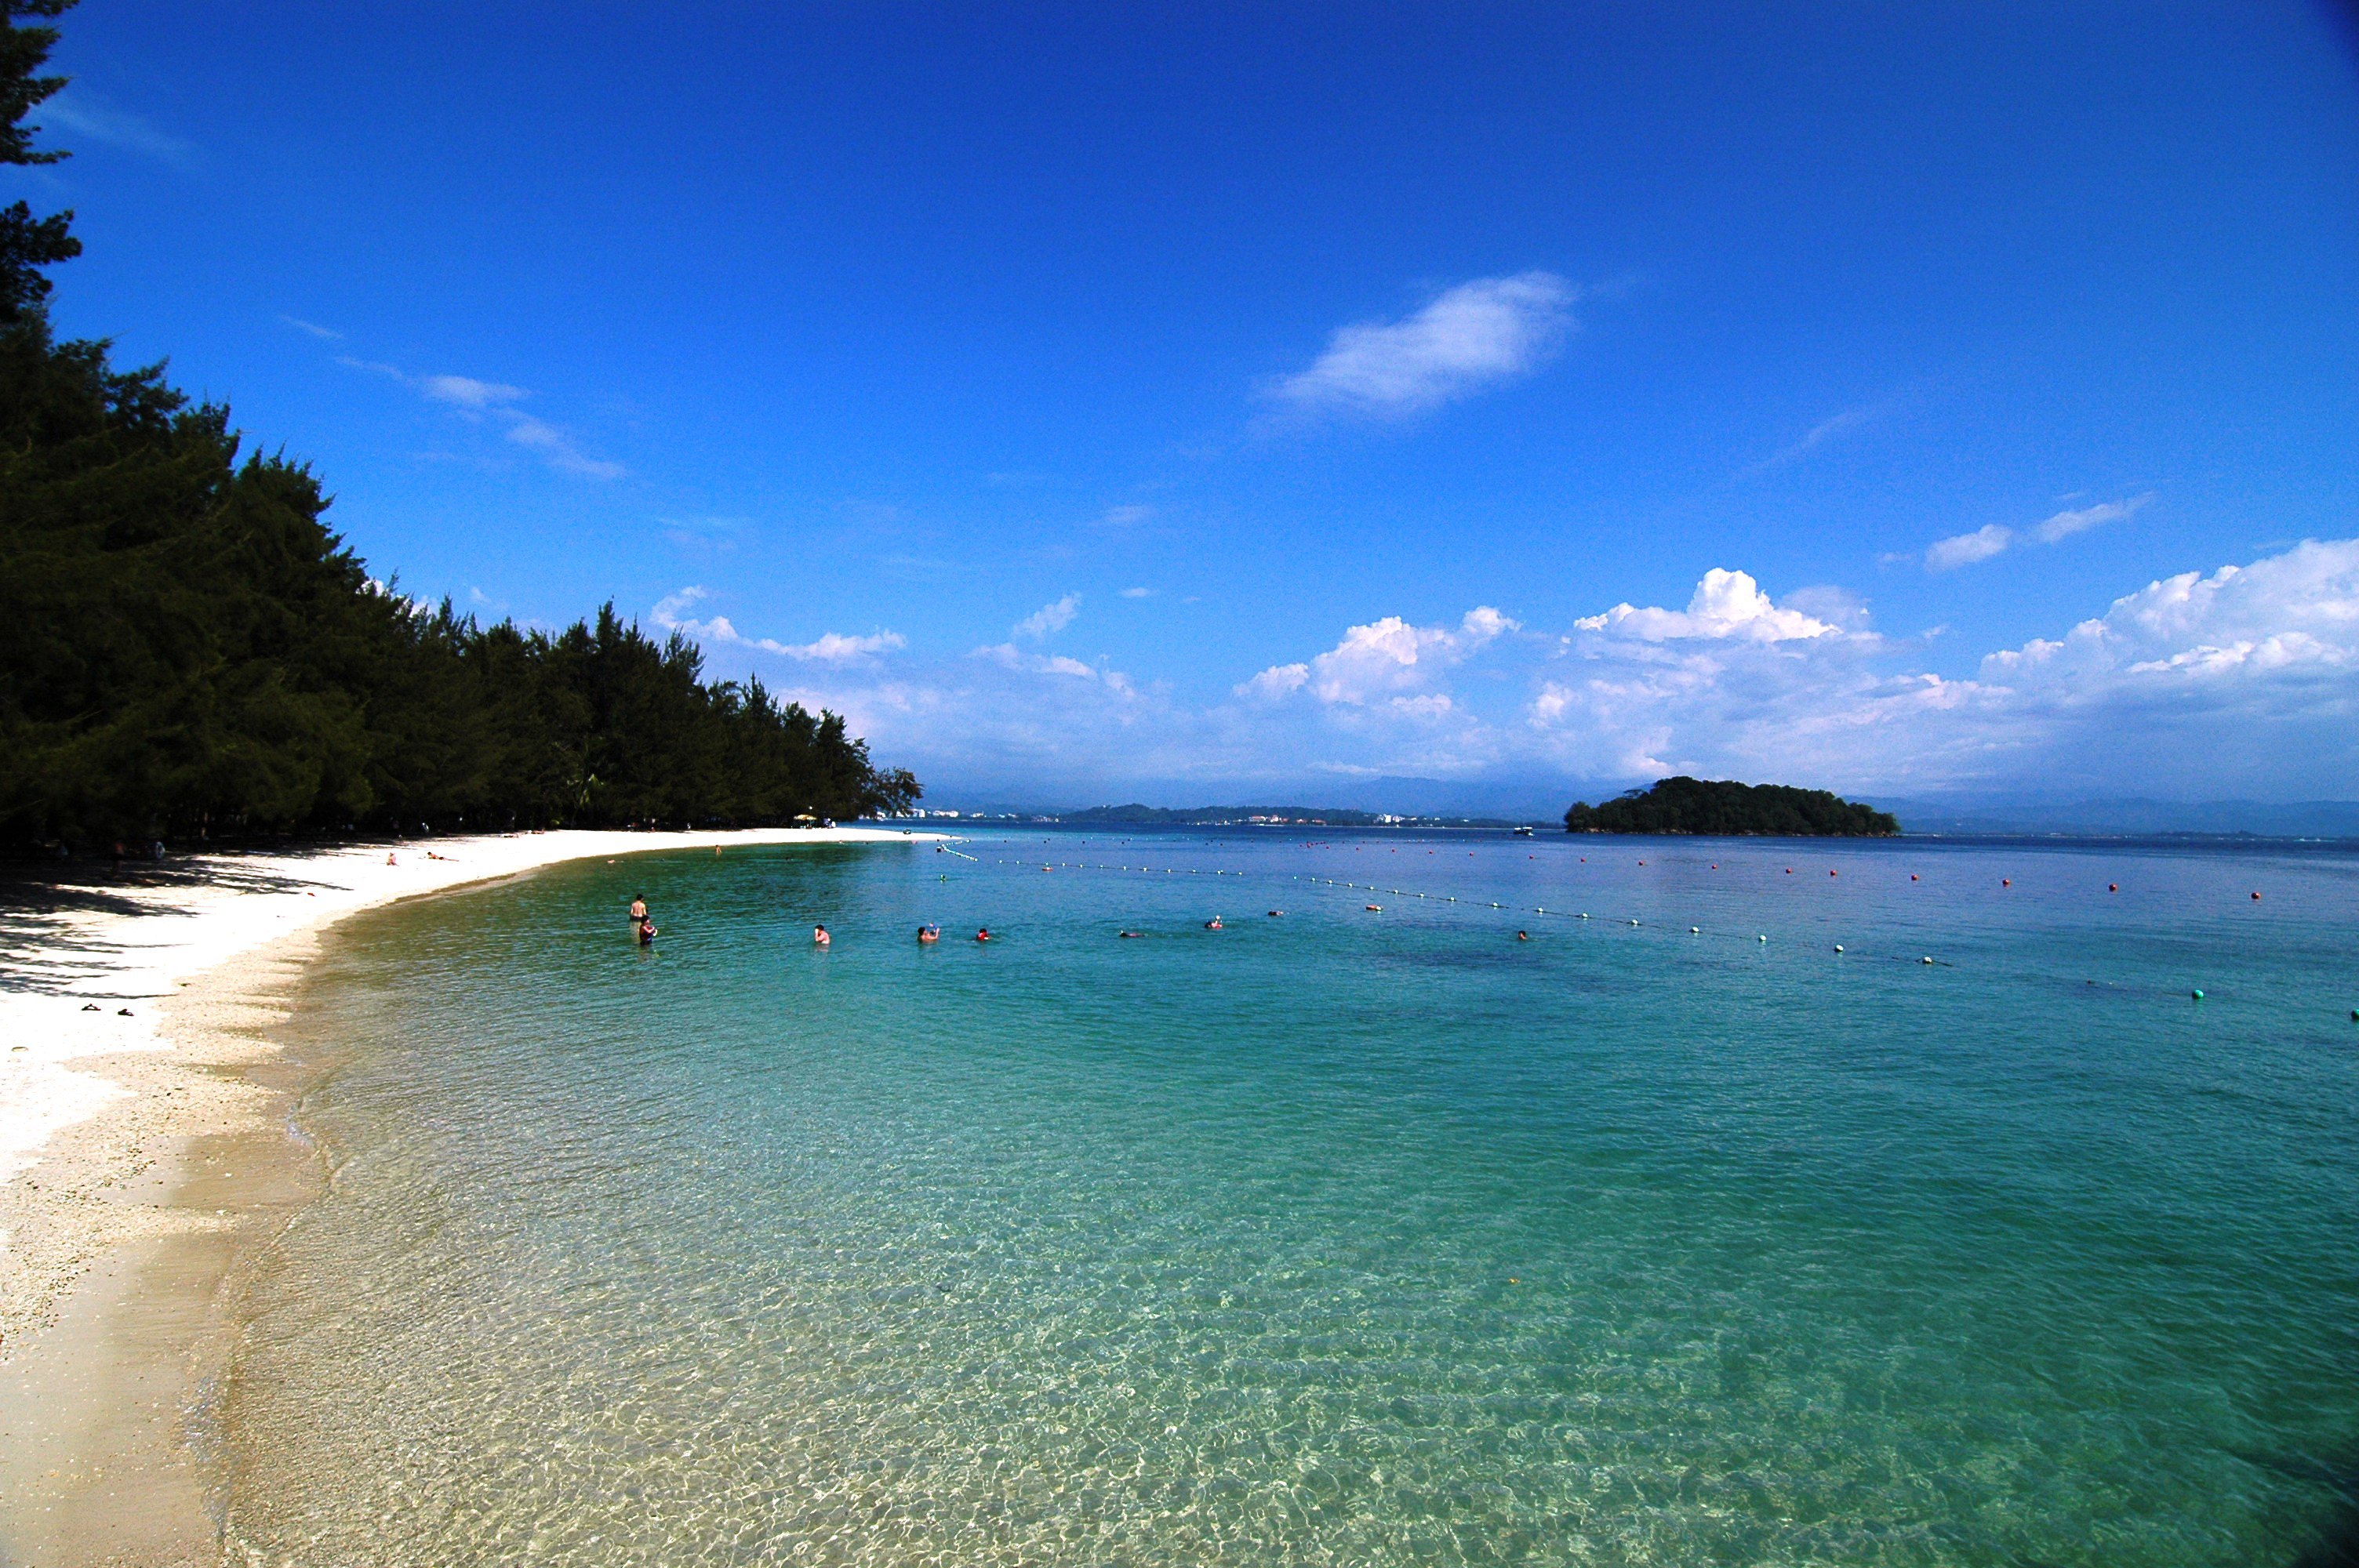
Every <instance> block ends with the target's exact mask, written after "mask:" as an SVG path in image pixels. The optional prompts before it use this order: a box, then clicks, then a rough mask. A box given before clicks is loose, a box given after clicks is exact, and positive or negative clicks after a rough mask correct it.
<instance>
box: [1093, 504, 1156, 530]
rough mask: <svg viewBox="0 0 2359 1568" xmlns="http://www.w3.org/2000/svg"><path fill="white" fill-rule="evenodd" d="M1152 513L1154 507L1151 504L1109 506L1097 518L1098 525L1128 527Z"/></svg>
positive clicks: (1145, 519) (1150, 515) (1145, 518)
mask: <svg viewBox="0 0 2359 1568" xmlns="http://www.w3.org/2000/svg"><path fill="white" fill-rule="evenodd" d="M1154 515H1155V508H1153V507H1152V506H1138V505H1131V506H1109V507H1107V508H1106V512H1105V515H1104V516H1103V517H1101V518H1099V519H1098V525H1099V526H1100V527H1102V528H1128V527H1130V526H1132V525H1133V524H1139V523H1144V522H1146V521H1147V519H1148V518H1150V517H1152V516H1154Z"/></svg>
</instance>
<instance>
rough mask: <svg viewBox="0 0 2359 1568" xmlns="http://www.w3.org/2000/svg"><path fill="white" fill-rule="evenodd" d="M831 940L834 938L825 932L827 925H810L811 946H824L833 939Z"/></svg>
mask: <svg viewBox="0 0 2359 1568" xmlns="http://www.w3.org/2000/svg"><path fill="white" fill-rule="evenodd" d="M833 940H834V938H833V937H832V936H830V935H828V934H827V927H826V926H824V925H814V926H812V927H811V946H814V947H824V946H827V945H828V944H829V943H830V942H832V941H833Z"/></svg>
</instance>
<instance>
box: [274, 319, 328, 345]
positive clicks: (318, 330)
mask: <svg viewBox="0 0 2359 1568" xmlns="http://www.w3.org/2000/svg"><path fill="white" fill-rule="evenodd" d="M278 319H280V320H281V321H284V322H286V323H287V324H288V326H290V327H292V328H294V329H295V330H297V331H299V332H309V333H310V335H311V336H313V337H315V338H321V339H324V340H326V341H329V342H332V343H340V342H342V341H343V339H344V335H343V334H342V332H339V331H337V330H335V329H334V328H333V327H322V326H321V325H320V324H319V323H318V322H317V321H306V320H304V319H303V318H301V317H300V316H281V317H279V318H278Z"/></svg>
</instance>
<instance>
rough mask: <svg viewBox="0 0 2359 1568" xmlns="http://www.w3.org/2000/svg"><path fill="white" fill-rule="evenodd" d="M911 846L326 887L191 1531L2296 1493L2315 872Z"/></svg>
mask: <svg viewBox="0 0 2359 1568" xmlns="http://www.w3.org/2000/svg"><path fill="white" fill-rule="evenodd" d="M958 848H959V849H962V850H963V851H964V852H965V854H967V855H972V856H973V857H976V858H975V859H973V860H967V859H962V858H960V857H959V856H957V855H951V854H942V853H936V852H935V851H934V850H933V849H931V848H930V847H928V846H919V845H908V846H902V845H887V846H878V847H857V848H854V847H845V848H805V849H762V850H756V849H744V850H733V851H731V852H730V853H728V854H726V855H723V856H721V857H718V858H715V857H713V856H711V855H701V856H700V855H694V854H679V855H664V856H649V857H639V858H632V859H625V860H622V861H621V862H620V863H607V862H603V861H601V862H594V863H588V864H581V865H574V866H570V867H563V868H559V869H556V870H554V871H549V872H547V873H544V874H541V875H538V876H536V877H533V878H530V879H528V880H525V881H518V882H514V883H509V884H506V885H501V886H496V887H492V888H487V889H483V890H478V891H473V892H462V893H459V894H455V895H452V896H447V897H441V898H437V899H432V900H429V901H425V902H421V903H413V904H409V905H406V906H401V907H397V908H394V909H390V910H386V911H383V912H380V913H378V914H374V915H371V916H369V917H367V918H365V919H364V920H362V921H359V922H356V923H354V924H353V925H352V926H351V927H350V928H349V929H348V930H347V931H346V932H345V934H344V935H343V936H342V939H341V940H339V941H338V942H337V944H336V945H335V946H334V949H333V951H332V955H331V957H329V958H328V959H327V960H326V962H325V963H324V964H323V966H322V968H321V972H320V975H319V977H318V979H317V980H316V981H315V982H314V983H313V985H312V986H311V988H310V992H309V994H308V995H307V997H306V998H305V1000H304V1002H303V1005H302V1007H301V1010H300V1016H299V1022H298V1024H297V1026H296V1028H297V1031H298V1033H299V1036H300V1040H301V1042H302V1049H304V1050H305V1051H307V1052H308V1053H310V1054H312V1055H313V1056H315V1057H316V1058H317V1059H319V1060H320V1061H321V1062H322V1063H323V1064H324V1065H325V1076H324V1077H323V1078H322V1080H321V1083H320V1085H319V1087H317V1088H316V1089H315V1090H314V1091H313V1092H311V1093H310V1095H309V1096H308V1097H307V1098H305V1099H304V1100H303V1102H302V1104H301V1105H300V1107H299V1121H300V1123H301V1125H302V1126H303V1127H304V1128H305V1129H306V1130H308V1131H310V1133H311V1134H312V1135H313V1136H315V1137H316V1138H318V1139H319V1140H320V1141H321V1143H322V1145H323V1146H324V1147H325V1148H326V1149H327V1150H328V1151H329V1152H330V1155H331V1157H332V1162H333V1166H334V1171H335V1175H334V1180H333V1183H332V1188H331V1190H330V1191H329V1192H328V1194H327V1195H325V1196H324V1197H323V1198H322V1199H321V1201H320V1202H319V1203H318V1204H317V1205H316V1206H314V1207H313V1208H311V1209H310V1211H308V1212H307V1213H305V1214H304V1215H303V1216H302V1217H301V1218H300V1219H299V1222H298V1223H297V1224H296V1226H295V1227H294V1228H293V1229H292V1230H291V1231H289V1232H288V1235H287V1237H286V1238H285V1239H284V1240H283V1242H282V1243H280V1244H279V1245H278V1246H277V1247H276V1248H275V1249H273V1250H272V1251H271V1252H270V1253H269V1254H268V1256H267V1257H266V1258H265V1259H264V1260H262V1262H261V1264H260V1266H259V1268H258V1271H257V1274H256V1277H255V1280H254V1281H253V1284H252V1290H251V1296H250V1300H249V1302H248V1308H249V1312H250V1315H249V1317H248V1320H247V1323H246V1327H245V1335H244V1337H243V1340H242V1343H241V1346H240V1349H239V1352H238V1358H237V1363H236V1368H235V1375H234V1378H233V1379H231V1381H230V1383H229V1385H228V1389H227V1392H226V1395H225V1398H224V1400H223V1412H224V1422H225V1429H224V1439H225V1442H224V1451H225V1453H226V1454H227V1463H228V1479H227V1491H226V1498H227V1502H226V1506H227V1509H228V1516H227V1517H228V1524H229V1531H230V1539H231V1542H232V1561H248V1562H255V1563H273V1564H275V1563H307V1564H308V1563H320V1564H328V1563H419V1564H424V1563H479V1562H489V1561H493V1560H495V1559H497V1560H515V1561H526V1562H531V1561H547V1562H551V1563H588V1564H599V1563H668V1564H669V1563H678V1564H688V1563H796V1564H834V1563H880V1564H881V1563H894V1564H904V1563H907V1564H919V1563H923V1564H954V1563H955V1564H964V1563H976V1564H982V1563H994V1564H998V1563H1006V1564H1016V1563H1026V1564H1062V1563H1092V1564H1096V1563H1125V1564H1127V1563H1139V1564H1145V1563H1171V1564H1182V1563H1185V1564H1209V1563H1235V1564H1281V1563H1285V1564H1293V1563H1306V1564H1307V1563H1332V1564H1393V1563H1435V1564H1453V1563H1614V1564H1619V1563H1631V1564H1636V1563H1888V1564H1935V1563H1960V1564H1965V1563H1974V1564H1985V1563H1986V1564H2023V1565H2028V1564H2065V1563H2072V1564H2106V1565H2112V1568H2126V1565H2135V1564H2173V1565H2180V1564H2238V1565H2244V1564H2267V1563H2288V1564H2290V1563H2299V1562H2303V1561H2305V1560H2307V1561H2316V1562H2323V1561H2327V1560H2328V1559H2326V1558H2324V1557H2320V1556H2314V1555H2312V1556H2308V1557H2307V1558H2306V1554H2312V1553H2317V1552H2322V1551H2324V1550H2325V1549H2326V1546H2325V1543H2326V1542H2328V1541H2331V1540H2332V1538H2333V1536H2334V1535H2335V1533H2336V1532H2337V1531H2338V1530H2342V1529H2344V1528H2345V1527H2347V1526H2348V1524H2349V1522H2350V1521H2349V1517H2348V1515H2347V1514H2345V1513H2342V1512H2340V1511H2339V1510H2341V1509H2345V1508H2347V1506H2348V1502H2349V1498H2350V1495H2351V1494H2350V1488H2351V1487H2353V1486H2354V1481H2355V1480H2359V1023H2354V1022H2353V1021H2352V1019H2351V1010H2352V1009H2353V1008H2354V1007H2359V856H2354V854H2351V853H2347V852H2335V851H2332V850H2322V849H2321V850H2286V849H2278V850H2243V851H2225V850H2218V849H2171V848H2168V847H2161V846H2146V847H2139V846H2131V845H2084V846H2041V845H2021V844H1998V845H1992V844H1984V845H1973V846H1965V845H1941V844H1930V843H1919V842H1909V841H1900V842H1879V843H1853V844H1826V843H1815V844H1813V843H1799V842H1783V841H1766V842H1764V841H1753V842H1743V841H1728V840H1718V841H1714V840H1686V841H1678V840H1629V839H1604V840H1600V839H1581V840H1568V839H1567V838H1565V837H1564V836H1562V835H1556V836H1553V837H1546V838H1539V839H1537V840H1519V839H1514V838H1506V837H1505V836H1487V835H1486V836H1475V837H1468V836H1463V835H1448V836H1431V837H1420V836H1416V835H1410V834H1403V833H1382V834H1379V833H1363V834H1343V833H1337V834H1332V835H1322V836H1321V837H1320V838H1318V839H1317V841H1315V842H1314V841H1310V839H1309V838H1307V837H1306V833H1305V831H1304V830H1301V829H1296V830H1293V831H1291V832H1290V833H1273V832H1262V833H1251V832H1245V831H1234V832H1208V833H1199V834H1182V833H1170V832H1166V833H1146V834H1136V835H1132V836H1130V837H1128V838H1122V837H1118V836H1114V835H1085V834H1082V833H1077V832H1067V831H1055V832H1049V831H1042V830H1034V831H1032V832H1029V833H1016V832H1012V831H1011V832H1007V833H999V834H986V835H983V836H980V837H978V838H973V839H972V840H970V841H968V842H966V843H963V844H962V845H960V846H958ZM1584 857H1585V858H1584ZM1641 862H1643V864H1642V863H1641ZM1121 867H1130V868H1133V869H1131V870H1127V871H1125V870H1120V869H1114V868H1121ZM1050 868H1053V869H1050ZM1137 868H1146V869H1145V870H1139V869H1137ZM1788 868H1790V871H1788ZM1831 871H1832V872H1835V873H1839V874H1835V875H1830V874H1829V873H1830V872H1831ZM2002 879H2005V880H2006V883H2010V884H2011V885H2003V882H2002ZM1347 882H1348V883H1356V884H1362V885H1360V886H1344V885H1339V884H1343V883H1347ZM2109 882H2114V883H2118V884H2119V886H2120V891H2119V892H2108V891H2107V884H2108V883H2109ZM1371 889H1373V890H1374V891H1370V890H1371ZM1395 890H1398V891H1395ZM2256 891H2257V892H2261V893H2262V894H2263V897H2262V898H2261V899H2260V900H2258V901H2255V900H2254V899H2253V898H2251V896H2250V894H2251V893H2252V892H2256ZM636 892H645V893H646V894H647V897H648V899H649V900H650V902H651V903H653V904H654V906H655V908H656V912H657V916H658V921H659V922H660V924H661V925H662V928H663V935H662V936H661V939H660V941H659V942H658V946H657V950H656V951H654V952H652V953H642V952H639V951H637V950H636V948H635V947H634V946H633V945H632V943H631V941H630V938H629V935H628V932H627V930H626V928H625V919H624V907H625V904H626V903H628V901H629V899H630V897H631V896H632V895H633V894H634V893H636ZM1418 893H1423V894H1426V895H1428V896H1427V897H1425V898H1418V897H1415V896H1413V895H1414V894H1418ZM1452 897H1454V898H1455V899H1456V900H1457V902H1456V903H1450V902H1447V900H1449V899H1450V898H1452ZM1368 903H1378V904H1381V905H1383V909H1382V911H1381V913H1371V912H1369V911H1368V910H1366V909H1365V908H1364V907H1363V906H1364V905H1365V904H1368ZM1493 903H1498V904H1500V905H1503V906H1504V907H1503V908H1497V909H1495V908H1493V907H1491V905H1492V904H1493ZM1539 908H1545V909H1547V910H1548V911H1549V913H1548V914H1538V913H1536V911H1537V910H1538V909H1539ZM1270 910H1283V911H1284V912H1285V913H1284V914H1283V915H1282V916H1281V917H1277V918H1273V917H1272V916H1270V915H1269V914H1267V913H1266V912H1268V911H1270ZM1584 911H1585V912H1586V913H1587V914H1589V915H1590V918H1589V919H1587V920H1582V919H1579V918H1577V915H1578V914H1580V913H1581V912H1584ZM1214 914H1218V915H1221V916H1223V917H1224V921H1225V925H1226V929H1224V930H1222V931H1218V932H1214V931H1208V930H1206V929H1204V928H1203V925H1202V922H1203V921H1204V920H1206V919H1207V918H1209V917H1211V916H1212V915H1214ZM814 920H821V921H824V922H825V923H826V924H827V925H829V927H830V928H831V929H832V931H833V933H834V934H835V942H834V945H833V946H832V948H831V949H830V950H828V951H825V952H820V951H815V950H814V949H813V948H812V946H811V945H810V925H811V923H812V922H813V921H814ZM921 920H938V921H940V923H941V925H942V928H943V940H942V942H941V944H940V946H939V947H936V948H930V949H927V948H920V947H919V946H918V945H917V944H916V943H915V942H914V941H913V940H912V934H913V930H914V928H915V927H916V925H918V924H919V922H920V921H921ZM1633 920H1636V921H1637V922H1639V923H1640V924H1637V925H1632V924H1630V922H1632V921H1633ZM982 923H988V924H989V925H990V926H991V927H992V928H993V930H994V931H995V932H996V933H997V934H998V936H999V939H998V940H996V941H995V942H994V943H992V944H991V945H990V946H987V947H985V946H977V945H976V944H975V943H974V942H973V941H972V940H971V939H970V938H971V935H972V933H973V928H974V927H975V926H976V925H978V924H982ZM1690 926H1695V927H1698V928H1699V929H1698V930H1696V931H1693V932H1690V929H1689V928H1690ZM1123 927H1129V928H1132V929H1136V930H1139V931H1143V932H1145V933H1146V935H1145V936H1144V937H1143V938H1142V939H1137V940H1122V939H1119V938H1118V937H1117V936H1116V935H1115V932H1116V931H1117V930H1118V929H1120V928H1123ZM1519 928H1520V929H1522V930H1525V931H1527V932H1528V933H1529V936H1530V939H1529V940H1528V941H1518V940H1517V935H1516V934H1517V930H1518V929H1519ZM1763 936H1766V937H1767V941H1762V940H1759V938H1760V937H1763ZM1837 943H1841V944H1843V947H1844V948H1845V951H1844V952H1843V953H1841V954H1838V953H1836V952H1835V951H1834V950H1833V949H1834V946H1835V945H1836V944H1837ZM1926 957H1931V958H1933V959H1934V960H1935V961H1934V962H1933V963H1931V964H1927V963H1924V962H1922V960H1923V959H1924V958H1926ZM2198 988H2201V989H2202V990H2203V991H2204V992H2205V993H2206V994H2205V996H2204V998H2203V1000H2200V1001H2199V1000H2195V999H2194V998H2193V997H2192V996H2191V995H2190V993H2191V992H2192V991H2193V990H2195V989H2198ZM2333 1561H2337V1562H2340V1561H2343V1559H2339V1558H2338V1559H2333Z"/></svg>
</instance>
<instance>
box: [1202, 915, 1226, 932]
mask: <svg viewBox="0 0 2359 1568" xmlns="http://www.w3.org/2000/svg"><path fill="white" fill-rule="evenodd" d="M1204 929H1205V930H1207V931H1221V930H1224V929H1226V927H1224V926H1223V925H1222V924H1221V917H1220V916H1219V915H1217V914H1216V915H1214V916H1212V919H1210V920H1207V921H1206V922H1204Z"/></svg>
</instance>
